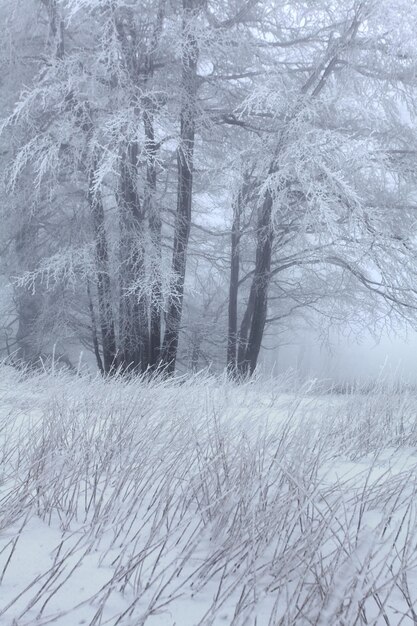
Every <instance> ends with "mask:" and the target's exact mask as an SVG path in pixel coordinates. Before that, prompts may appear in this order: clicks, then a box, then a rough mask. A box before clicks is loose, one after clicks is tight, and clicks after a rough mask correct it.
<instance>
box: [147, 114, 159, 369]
mask: <svg viewBox="0 0 417 626" xmlns="http://www.w3.org/2000/svg"><path fill="white" fill-rule="evenodd" d="M143 121H144V128H145V137H146V148H147V152H148V164H147V168H146V185H145V214H146V215H148V219H149V231H150V237H151V243H152V251H151V259H150V271H151V283H152V287H151V301H150V334H149V366H150V368H151V369H152V370H155V369H157V367H158V363H159V358H160V349H161V313H162V310H161V298H162V285H161V262H162V247H161V230H162V221H161V215H160V211H159V207H157V206H156V144H155V132H154V124H153V114H152V112H151V111H145V113H144V120H143Z"/></svg>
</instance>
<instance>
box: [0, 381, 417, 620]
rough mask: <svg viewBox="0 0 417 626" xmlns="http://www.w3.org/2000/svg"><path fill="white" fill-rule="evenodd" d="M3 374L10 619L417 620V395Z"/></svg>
mask: <svg viewBox="0 0 417 626" xmlns="http://www.w3.org/2000/svg"><path fill="white" fill-rule="evenodd" d="M0 381H1V382H0V407H1V408H0V542H1V543H0V550H1V553H0V582H1V584H0V623H3V622H1V620H2V619H3V620H5V621H4V623H5V624H6V623H14V624H18V625H19V626H22V625H25V624H35V623H36V624H47V623H57V624H77V623H80V622H81V620H84V622H83V623H86V624H90V626H93V625H99V624H113V625H116V624H121V625H122V624H124V625H126V624H129V625H132V626H133V625H135V626H136V625H140V624H150V625H152V624H162V625H165V626H170V625H173V624H177V626H187V624H190V625H191V624H192V625H201V626H203V625H207V626H208V625H211V624H230V625H243V624H257V625H258V626H260V625H265V626H267V625H268V626H275V625H288V626H290V625H291V626H293V625H298V624H299V625H304V624H315V625H322V626H324V625H326V626H330V625H332V626H333V625H341V626H342V625H344V626H355V625H361V624H375V625H379V624H388V625H394V624H395V625H397V624H406V625H407V624H417V615H416V613H415V609H414V608H413V606H415V604H414V603H415V602H416V600H417V588H416V582H417V570H416V565H417V551H416V541H417V538H416V522H417V520H416V504H415V503H416V498H415V492H416V468H417V456H416V457H415V458H414V450H413V447H414V446H415V445H416V443H417V419H416V416H417V413H416V411H417V402H416V397H415V395H414V392H413V390H412V389H411V390H410V389H406V388H404V390H401V389H400V390H399V389H398V388H397V387H396V388H395V389H394V387H390V385H389V384H388V383H387V381H381V383H380V384H379V385H376V386H375V387H374V388H373V389H372V390H371V391H370V392H367V393H362V392H360V390H357V389H354V390H352V391H351V392H350V393H347V394H331V393H327V394H324V393H322V392H319V391H318V388H317V386H314V385H305V386H303V387H300V388H298V389H297V388H296V387H295V383H293V382H292V381H291V380H289V379H288V378H287V379H281V380H278V381H277V380H269V381H268V380H265V381H261V380H257V381H255V382H254V383H247V384H243V385H239V386H238V385H235V384H233V383H230V382H228V381H227V380H226V379H219V378H215V377H209V376H207V375H204V376H195V377H192V378H187V379H182V380H181V381H175V380H174V381H169V382H160V381H158V380H153V381H146V380H130V381H128V380H123V379H116V380H111V381H104V380H102V379H99V378H97V379H89V378H88V377H81V376H78V377H77V376H72V375H68V374H65V373H64V372H55V373H54V374H51V373H47V372H45V373H44V374H38V375H36V376H31V375H29V374H18V373H17V372H15V371H14V370H11V369H8V368H3V369H2V370H0ZM49 528H50V529H51V533H49V534H48V529H49ZM36 533H38V534H36ZM39 533H40V535H39ZM42 533H44V535H45V537H46V539H45V541H46V545H45V546H44V553H46V557H47V558H46V560H45V559H44V560H42V562H40V563H39V565H37V564H35V565H33V564H32V565H31V561H32V555H31V554H30V550H31V549H32V548H33V544H32V543H31V536H32V537H33V536H35V537H38V536H41V537H42V536H43V534H42ZM25 562H26V563H27V566H25ZM22 563H23V565H22ZM19 568H20V569H19ZM92 577H93V578H94V580H91V578H92ZM80 581H81V582H82V581H84V582H85V584H84V582H83V584H81V583H80ZM13 620H15V622H13Z"/></svg>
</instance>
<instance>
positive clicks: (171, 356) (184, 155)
mask: <svg viewBox="0 0 417 626" xmlns="http://www.w3.org/2000/svg"><path fill="white" fill-rule="evenodd" d="M200 7H201V2H200V0H183V37H184V40H183V53H182V86H183V96H182V98H183V100H182V107H181V123H180V146H179V148H178V152H177V164H178V165H177V167H178V190H177V214H176V221H175V233H174V251H173V256H172V274H173V280H174V284H173V287H172V292H171V295H170V297H169V301H168V310H167V315H166V320H165V334H164V341H163V346H162V365H163V367H164V370H165V372H167V373H168V374H173V372H174V371H175V362H176V358H177V350H178V340H179V332H180V323H181V315H182V305H183V297H184V280H185V269H186V262H187V247H188V239H189V235H190V226H191V203H192V191H193V156H194V140H195V125H196V95H197V60H198V45H197V41H196V38H195V36H194V35H193V33H192V32H190V28H189V22H190V18H192V17H195V14H196V11H197V10H198V9H199V8H200Z"/></svg>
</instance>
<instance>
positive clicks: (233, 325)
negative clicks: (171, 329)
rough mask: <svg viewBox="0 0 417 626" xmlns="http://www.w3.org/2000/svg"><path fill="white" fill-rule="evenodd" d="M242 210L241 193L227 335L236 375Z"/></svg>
mask: <svg viewBox="0 0 417 626" xmlns="http://www.w3.org/2000/svg"><path fill="white" fill-rule="evenodd" d="M241 212H242V198H241V194H240V193H239V196H238V198H237V201H236V202H235V203H234V206H233V224H232V236H231V254H230V283H229V311H228V313H229V326H228V336H227V371H228V372H229V374H230V375H231V376H232V377H234V376H235V375H236V366H237V361H236V359H237V304H238V292H239V266H240V252H239V243H240V237H241V232H240V217H241Z"/></svg>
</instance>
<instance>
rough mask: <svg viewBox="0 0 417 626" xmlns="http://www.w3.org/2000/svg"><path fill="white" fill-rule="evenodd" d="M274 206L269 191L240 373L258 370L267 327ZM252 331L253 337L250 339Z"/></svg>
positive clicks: (260, 226)
mask: <svg viewBox="0 0 417 626" xmlns="http://www.w3.org/2000/svg"><path fill="white" fill-rule="evenodd" d="M272 205H273V199H272V196H271V193H270V192H269V191H266V193H265V197H264V200H263V203H262V206H261V210H260V215H259V220H258V228H257V247H256V261H255V274H254V277H253V283H252V286H251V293H250V296H249V302H248V305H247V309H246V314H245V317H244V320H243V322H244V324H243V322H242V327H243V328H242V332H241V338H240V341H241V342H245V343H242V350H241V354H240V358H239V373H240V374H242V375H248V374H253V372H254V371H255V369H256V365H257V362H258V356H259V352H260V349H261V344H262V338H263V333H264V329H265V322H266V314H267V308H268V288H269V283H270V278H271V259H272V244H273V240H274V232H273V227H272ZM249 320H250V322H249ZM248 330H249V337H248V338H247V342H246V337H247V331H248ZM245 344H246V345H245Z"/></svg>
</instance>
